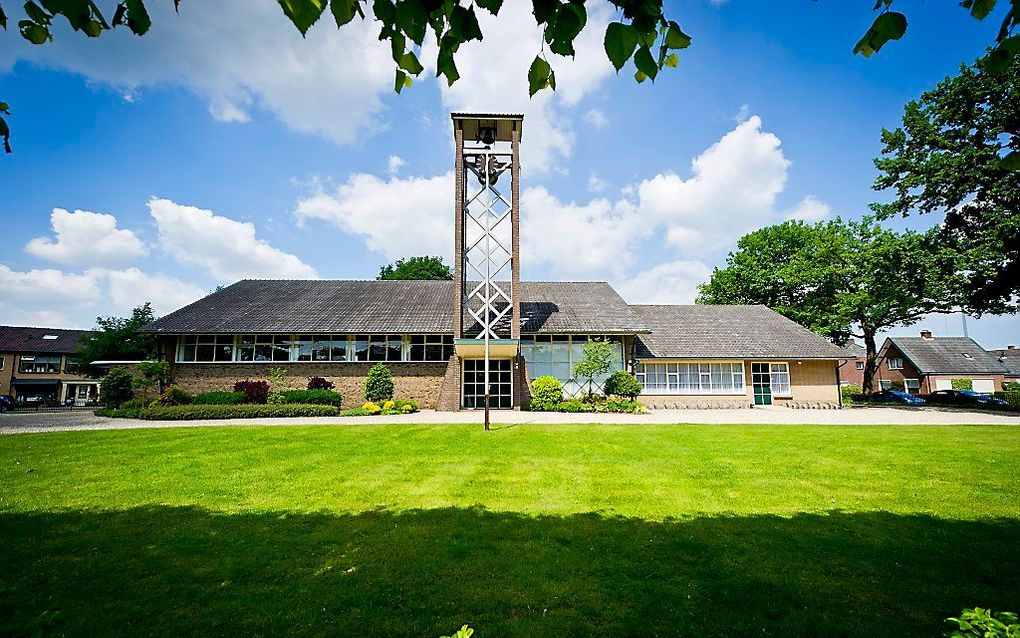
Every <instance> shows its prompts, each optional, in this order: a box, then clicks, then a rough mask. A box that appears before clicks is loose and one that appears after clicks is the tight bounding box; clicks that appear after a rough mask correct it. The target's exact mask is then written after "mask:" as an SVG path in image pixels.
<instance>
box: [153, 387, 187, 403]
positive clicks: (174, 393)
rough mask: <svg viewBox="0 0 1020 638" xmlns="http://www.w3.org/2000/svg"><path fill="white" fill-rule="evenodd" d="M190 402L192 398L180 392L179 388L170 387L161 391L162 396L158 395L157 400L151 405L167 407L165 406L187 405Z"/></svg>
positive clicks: (182, 391)
mask: <svg viewBox="0 0 1020 638" xmlns="http://www.w3.org/2000/svg"><path fill="white" fill-rule="evenodd" d="M191 401H192V396H191V395H190V394H188V393H187V392H185V391H184V390H182V389H181V388H179V387H177V386H175V385H172V386H170V387H169V388H167V389H166V390H163V394H161V395H159V398H158V399H156V400H155V401H153V402H152V404H153V405H159V406H167V405H188V404H189V403H191Z"/></svg>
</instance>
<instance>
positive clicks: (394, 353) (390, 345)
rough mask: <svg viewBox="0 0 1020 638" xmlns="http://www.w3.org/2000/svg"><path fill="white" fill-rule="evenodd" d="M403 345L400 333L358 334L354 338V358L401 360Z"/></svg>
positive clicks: (364, 359) (361, 359) (360, 359)
mask: <svg viewBox="0 0 1020 638" xmlns="http://www.w3.org/2000/svg"><path fill="white" fill-rule="evenodd" d="M402 346H403V337H401V336H400V335H358V336H357V337H355V338H354V360H355V361H400V360H401V359H402V356H401V354H402V349H403V348H402Z"/></svg>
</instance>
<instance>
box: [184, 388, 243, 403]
mask: <svg viewBox="0 0 1020 638" xmlns="http://www.w3.org/2000/svg"><path fill="white" fill-rule="evenodd" d="M247 400H248V395H246V394H245V393H244V392H227V391H224V390H216V391H213V392H202V393H200V394H196V395H195V396H194V397H192V399H191V403H192V405H240V404H242V403H245V402H246V401H247Z"/></svg>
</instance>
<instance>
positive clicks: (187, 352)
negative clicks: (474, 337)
mask: <svg viewBox="0 0 1020 638" xmlns="http://www.w3.org/2000/svg"><path fill="white" fill-rule="evenodd" d="M175 338H176V340H177V341H176V346H175V348H174V353H173V362H174V363H177V364H229V363H246V364H260V365H261V364H283V363H318V364H324V363H387V364H389V363H443V362H447V361H449V359H450V357H452V356H453V354H454V352H455V349H454V339H453V335H452V334H447V333H360V334H358V333H315V332H310V333H308V332H304V333H294V334H282V333H252V332H245V333H236V334H213V335H209V334H198V333H196V334H185V335H175ZM218 340H226V341H225V342H224V343H219V341H218ZM419 341H420V342H421V343H420V344H419V343H418V342H419ZM412 342H413V343H414V345H420V346H421V347H422V350H421V356H422V357H423V358H416V357H415V355H417V354H418V352H417V351H415V352H412ZM359 344H361V345H363V346H364V351H363V353H364V354H363V357H362V358H359V357H358V346H359ZM200 347H204V348H209V347H212V348H213V350H212V357H213V358H212V359H206V358H205V357H204V356H203V357H202V358H199V354H200V350H199V348H200ZM224 347H229V348H230V358H225V357H223V356H221V355H222V351H221V348H224ZM437 349H438V350H437ZM323 351H325V352H327V353H328V357H329V358H327V359H324V358H316V357H317V355H319V354H321V353H322V352H323ZM284 352H285V353H286V357H287V358H286V359H283V358H280V357H281V353H284ZM427 354H431V355H432V356H433V358H428V356H427ZM437 355H438V356H441V357H442V358H434V357H436V356H437ZM302 356H307V357H308V358H306V359H299V358H298V357H302ZM260 357H261V358H260Z"/></svg>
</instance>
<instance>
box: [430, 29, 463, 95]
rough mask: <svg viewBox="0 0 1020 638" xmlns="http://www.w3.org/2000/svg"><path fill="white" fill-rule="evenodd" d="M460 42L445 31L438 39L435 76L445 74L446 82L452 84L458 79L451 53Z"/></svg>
mask: <svg viewBox="0 0 1020 638" xmlns="http://www.w3.org/2000/svg"><path fill="white" fill-rule="evenodd" d="M459 46H460V42H458V41H457V40H456V39H454V38H451V37H450V34H449V33H447V34H446V35H444V36H443V37H442V39H440V41H439V55H438V56H437V58H436V77H439V76H440V75H445V76H446V83H447V85H449V86H453V83H454V82H456V81H457V80H459V79H460V73H459V72H458V71H457V63H456V62H454V59H453V54H454V53H456V52H457V48H458V47H459Z"/></svg>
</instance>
